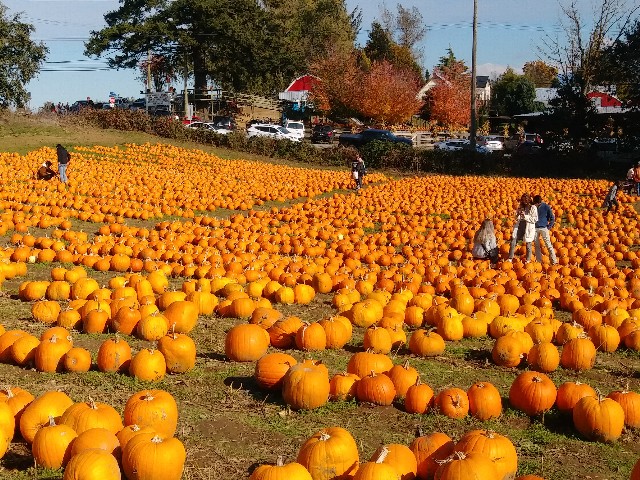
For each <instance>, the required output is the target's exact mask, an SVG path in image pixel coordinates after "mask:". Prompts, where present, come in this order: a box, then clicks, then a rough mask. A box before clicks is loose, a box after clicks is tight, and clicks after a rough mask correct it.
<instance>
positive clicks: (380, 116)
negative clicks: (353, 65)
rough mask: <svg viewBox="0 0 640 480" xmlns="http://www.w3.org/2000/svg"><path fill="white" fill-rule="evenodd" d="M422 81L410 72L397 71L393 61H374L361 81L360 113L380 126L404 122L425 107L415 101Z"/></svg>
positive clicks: (420, 102)
mask: <svg viewBox="0 0 640 480" xmlns="http://www.w3.org/2000/svg"><path fill="white" fill-rule="evenodd" d="M418 90H420V81H419V78H418V77H417V76H416V75H414V74H412V73H411V72H409V71H408V70H404V69H398V68H397V67H395V66H394V65H392V64H391V63H390V62H388V61H386V60H382V61H380V62H374V64H373V65H372V67H371V70H370V71H369V72H368V74H366V75H365V76H364V78H363V79H362V94H361V96H360V98H361V100H360V105H359V108H358V109H359V110H360V112H361V114H362V115H364V116H365V117H367V118H372V119H374V120H376V121H377V122H379V123H383V124H384V123H391V124H395V123H402V122H404V121H406V120H407V119H408V118H410V117H411V116H412V115H413V114H415V113H416V112H417V111H418V110H419V109H420V106H421V105H422V101H419V100H418V99H417V98H416V94H417V93H418Z"/></svg>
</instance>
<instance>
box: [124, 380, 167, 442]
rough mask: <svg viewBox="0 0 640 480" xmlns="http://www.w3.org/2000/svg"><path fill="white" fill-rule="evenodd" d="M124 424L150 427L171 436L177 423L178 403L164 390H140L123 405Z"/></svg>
mask: <svg viewBox="0 0 640 480" xmlns="http://www.w3.org/2000/svg"><path fill="white" fill-rule="evenodd" d="M123 417H124V424H125V425H138V426H140V427H151V428H153V429H154V430H155V431H156V432H158V433H159V434H161V435H163V436H166V437H171V436H173V434H174V433H175V432H176V428H177V425H178V405H177V404H176V401H175V400H174V398H173V396H172V395H171V394H170V393H168V392H165V391H164V390H142V391H139V392H137V393H134V394H133V395H131V397H129V399H128V400H127V403H126V404H125V406H124V412H123Z"/></svg>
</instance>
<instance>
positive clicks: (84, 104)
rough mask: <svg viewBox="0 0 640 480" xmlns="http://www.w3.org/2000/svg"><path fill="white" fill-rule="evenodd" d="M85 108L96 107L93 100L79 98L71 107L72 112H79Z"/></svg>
mask: <svg viewBox="0 0 640 480" xmlns="http://www.w3.org/2000/svg"><path fill="white" fill-rule="evenodd" d="M83 108H94V104H93V101H92V100H78V101H76V102H73V104H72V105H71V106H70V107H69V111H70V112H79V111H80V110H82V109H83Z"/></svg>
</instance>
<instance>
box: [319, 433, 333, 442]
mask: <svg viewBox="0 0 640 480" xmlns="http://www.w3.org/2000/svg"><path fill="white" fill-rule="evenodd" d="M330 438H331V435H329V434H328V433H326V432H322V433H321V434H320V438H319V439H318V440H320V441H323V442H326V441H327V440H329V439H330Z"/></svg>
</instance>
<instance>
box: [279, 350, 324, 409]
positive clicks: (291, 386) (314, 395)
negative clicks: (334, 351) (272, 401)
mask: <svg viewBox="0 0 640 480" xmlns="http://www.w3.org/2000/svg"><path fill="white" fill-rule="evenodd" d="M329 391H330V386H329V371H328V370H327V367H325V366H324V365H323V364H322V363H321V362H316V361H314V360H305V361H304V362H301V363H297V364H295V365H293V366H291V367H290V368H289V370H288V371H287V373H286V374H285V376H284V378H283V380H282V398H283V399H284V401H285V403H286V404H287V405H289V406H291V408H293V409H296V410H312V409H314V408H318V407H320V406H322V405H324V404H325V403H327V400H328V399H329Z"/></svg>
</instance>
